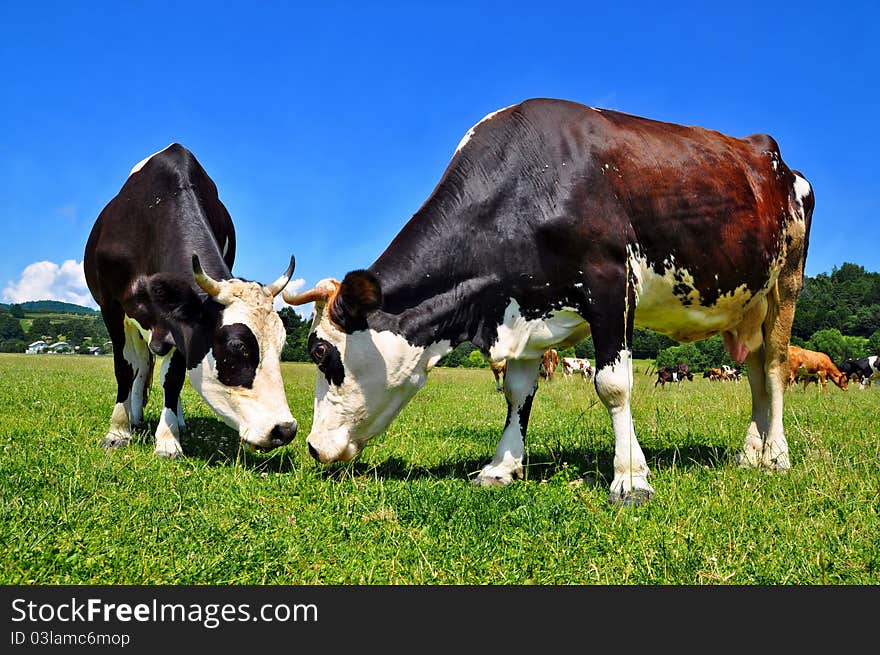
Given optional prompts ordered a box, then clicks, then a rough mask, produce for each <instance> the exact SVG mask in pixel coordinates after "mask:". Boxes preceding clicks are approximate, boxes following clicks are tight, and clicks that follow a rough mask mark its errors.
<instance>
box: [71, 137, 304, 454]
mask: <svg viewBox="0 0 880 655" xmlns="http://www.w3.org/2000/svg"><path fill="white" fill-rule="evenodd" d="M234 259H235V229H234V228H233V225H232V220H231V219H230V216H229V212H228V211H227V210H226V207H224V205H223V203H222V202H221V201H220V199H219V198H218V196H217V187H216V186H215V185H214V182H213V181H212V180H211V178H210V177H208V174H207V173H206V172H205V170H204V169H203V168H202V167H201V165H200V164H199V163H198V162H197V161H196V159H195V157H194V156H193V155H192V153H191V152H189V151H188V150H187V149H186V148H184V147H183V146H181V145H178V144H172V145H170V146H168V147H167V148H165V149H164V150H162V151H161V152H158V153H156V154H155V155H152V156H151V157H148V158H147V159H145V160H143V161H142V162H140V163H139V164H137V165H136V166H135V167H134V168H133V169H132V170H131V173H130V174H129V177H128V179H127V180H126V181H125V184H124V185H123V186H122V189H121V190H120V191H119V193H118V194H117V195H116V197H115V198H113V199H112V200H111V201H110V202H109V203H108V204H107V206H106V207H105V208H104V209H103V211H102V212H101V214H100V215H99V216H98V219H97V221H96V222H95V225H94V227H93V228H92V232H91V235H90V236H89V240H88V243H87V244H86V250H85V263H84V267H85V275H86V281H87V283H88V286H89V290H90V291H91V293H92V296H93V297H94V298H95V301H96V302H97V303H98V305H99V306H100V307H101V314H102V316H103V318H104V323H105V324H106V325H107V330H108V332H109V333H110V340H111V341H112V342H113V359H114V368H115V373H116V382H117V386H118V391H117V394H116V406H115V408H114V409H113V414H112V417H111V419H110V430H109V432H108V434H107V436H106V437H105V438H104V446H105V447H116V446H124V445H127V444H128V443H129V441H130V440H131V428H132V426H136V425H138V424H140V423H141V421H142V420H143V410H144V405H145V404H146V400H147V394H148V393H149V389H150V382H151V380H152V374H153V363H154V358H155V357H159V358H161V369H160V373H161V384H162V389H163V391H164V403H163V409H162V415H161V418H160V420H159V425H158V427H157V428H156V449H155V452H156V454H157V455H159V456H162V457H177V456H179V455H180V454H181V453H182V451H181V446H180V432H181V430H183V428H184V420H183V412H182V409H181V406H180V391H181V389H182V387H183V382H184V379H185V375H186V373H187V371H188V372H189V379H190V382H191V383H192V385H193V388H195V390H196V391H197V392H198V393H199V394H200V395H201V396H202V398H203V399H204V400H205V402H206V403H208V405H210V406H211V408H212V409H213V410H214V411H216V412H217V413H218V414H219V415H220V416H221V417H222V418H223V420H224V421H225V422H226V423H227V424H228V425H229V426H231V427H232V428H234V429H236V430H237V431H238V433H239V436H240V438H241V439H242V441H243V442H244V443H245V444H246V445H248V446H250V447H252V448H257V449H261V450H271V449H272V448H275V447H277V446H282V445H284V444H287V443H289V442H290V441H291V440H292V439H293V437H294V435H295V434H296V421H295V420H294V418H293V416H291V413H290V408H289V407H288V405H287V398H286V396H285V392H284V383H283V381H282V379H281V367H280V364H279V356H280V353H281V348H282V346H283V344H284V339H285V332H284V326H283V324H282V322H281V319H280V317H279V316H278V313H277V312H276V311H275V310H274V308H273V302H274V297H275V296H276V295H277V294H278V293H279V292H280V291H281V290H282V289H283V288H284V286H285V285H286V284H287V282H288V281H289V279H290V276H291V275H292V274H293V267H294V260H293V258H292V257H291V259H290V266H289V267H288V269H287V271H286V272H285V273H284V274H283V275H282V276H281V277H279V278H278V279H277V280H275V281H274V282H272V283H271V284H269V285H267V286H263V285H262V284H259V283H257V282H249V281H245V280H240V279H237V278H234V277H233V276H232V273H231V269H232V263H233V260H234Z"/></svg>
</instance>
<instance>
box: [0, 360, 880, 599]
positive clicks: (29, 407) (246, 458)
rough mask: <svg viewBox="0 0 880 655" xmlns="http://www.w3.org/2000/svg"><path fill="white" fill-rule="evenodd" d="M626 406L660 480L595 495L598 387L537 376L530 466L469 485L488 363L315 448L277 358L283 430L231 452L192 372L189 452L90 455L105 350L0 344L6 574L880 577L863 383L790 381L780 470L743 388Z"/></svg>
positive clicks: (109, 385) (7, 580)
mask: <svg viewBox="0 0 880 655" xmlns="http://www.w3.org/2000/svg"><path fill="white" fill-rule="evenodd" d="M648 366H649V363H648V362H638V363H637V367H636V382H635V390H634V402H633V411H634V417H635V421H636V432H637V434H638V435H639V439H640V442H641V444H642V447H643V449H644V450H645V453H646V455H647V457H648V463H649V465H650V466H651V469H652V471H653V475H654V477H653V478H652V484H653V486H654V488H655V489H656V491H657V495H656V496H655V497H654V498H653V499H652V500H651V501H650V502H649V503H647V504H646V505H644V506H642V507H639V508H617V507H612V506H610V505H609V504H608V501H607V497H608V484H609V481H610V476H611V459H612V457H613V447H614V446H613V438H612V433H611V427H610V422H609V420H608V416H607V414H606V412H605V409H604V407H603V406H602V405H601V403H600V402H599V401H598V398H597V396H596V393H595V390H594V389H593V387H592V385H585V384H584V383H583V382H579V381H577V380H562V379H561V377H557V379H556V380H554V381H553V382H552V383H544V382H542V383H541V389H540V391H539V392H538V395H537V396H536V398H535V402H534V407H533V410H532V419H531V423H530V425H529V438H528V443H527V446H526V454H527V468H526V478H527V479H526V480H524V481H522V482H518V483H516V484H514V485H512V486H510V487H507V488H502V489H480V488H476V487H473V486H472V485H471V484H470V483H469V481H470V479H471V478H472V477H473V476H474V475H475V474H476V472H477V471H478V470H479V469H480V468H481V467H482V465H484V464H486V463H487V462H488V461H489V459H491V456H492V453H493V451H494V448H495V445H496V443H497V441H498V436H499V434H500V430H501V427H502V424H503V420H504V415H505V405H504V400H503V397H502V395H501V394H499V393H497V392H496V391H495V386H494V380H493V378H492V375H491V373H490V372H489V370H488V369H476V370H474V369H467V370H466V369H436V370H435V371H433V372H432V373H431V374H430V376H429V381H428V384H427V386H426V387H425V388H424V389H423V390H422V391H421V392H419V394H417V395H416V397H415V399H414V400H413V401H412V402H411V403H410V405H409V406H407V407H406V409H405V410H404V411H403V413H402V414H401V415H400V416H399V417H398V418H397V419H396V420H395V422H394V423H392V425H391V427H390V428H389V430H388V431H387V432H386V433H385V434H383V435H380V436H378V437H375V438H374V439H373V440H372V441H371V442H370V445H369V446H368V448H367V449H366V450H365V451H364V453H363V455H362V457H361V458H360V460H359V461H357V462H355V463H351V464H336V465H332V466H328V467H321V466H318V465H317V464H316V463H315V462H313V461H312V460H311V458H310V457H309V456H308V453H307V451H306V447H305V437H306V435H307V434H308V431H309V427H310V423H311V407H312V393H313V387H314V379H315V372H314V367H313V366H312V365H309V364H284V365H283V371H284V375H285V380H286V385H287V395H288V399H289V401H290V405H291V410H292V411H293V415H294V416H295V417H296V418H297V419H298V420H299V423H300V432H299V435H298V436H297V438H296V440H295V441H294V442H293V443H292V444H291V445H290V446H288V447H286V448H283V449H280V450H278V451H275V452H273V453H269V454H265V455H261V454H251V453H248V452H245V451H243V450H242V449H241V448H240V447H239V444H238V439H237V436H236V435H235V434H234V433H233V431H232V430H230V429H229V428H227V427H226V426H225V425H223V424H222V423H221V422H220V421H219V420H218V419H216V418H215V417H214V415H213V414H212V413H211V411H210V410H209V409H208V407H207V406H206V405H205V404H204V403H203V402H202V401H201V399H200V398H199V397H198V396H197V395H196V394H195V392H193V390H192V389H191V388H190V387H189V385H188V384H187V386H186V387H185V388H184V396H183V403H184V412H185V414H186V419H187V425H188V432H187V433H186V434H185V436H184V439H183V447H184V451H185V452H186V454H187V457H186V458H184V459H181V460H177V461H166V460H160V459H157V458H156V457H154V456H153V454H152V450H153V444H152V429H153V428H154V427H155V424H156V421H157V419H158V415H159V405H160V401H161V390H160V389H159V388H158V386H155V387H154V389H153V395H152V397H151V399H150V403H149V406H148V408H147V421H148V424H149V425H148V428H147V430H145V431H143V432H139V433H137V434H136V436H135V439H134V440H133V442H132V444H131V446H129V447H128V448H125V449H121V450H118V451H115V452H107V451H105V450H103V449H102V448H100V447H99V443H100V441H101V439H102V438H103V436H104V434H105V433H106V430H107V427H108V424H109V418H110V411H111V409H112V406H113V401H114V397H115V382H114V379H113V372H112V371H113V367H112V359H111V358H110V357H77V356H40V355H31V356H27V355H0V448H2V455H0V499H2V521H0V543H2V544H3V548H2V555H0V572H2V573H0V583H3V584H295V585H299V584H497V585H508V584H540V585H551V584H552V585H556V584H651V585H654V584H697V585H699V584H705V585H717V584H738V585H758V584H777V585H783V584H792V585H794V584H798V585H800V584H876V583H878V582H880V418H878V415H880V411H878V410H880V388H877V387H872V388H870V389H867V390H865V391H859V390H858V389H857V388H852V389H850V390H849V391H848V392H843V391H841V390H839V389H838V388H836V387H834V386H833V385H829V388H828V391H827V392H826V393H824V394H823V393H821V392H820V391H819V390H818V389H817V388H816V387H815V386H811V387H810V389H809V390H808V391H806V392H805V393H804V392H802V391H801V390H796V391H789V392H787V393H786V408H785V420H786V429H787V435H788V440H789V444H790V447H791V454H792V464H793V468H792V470H791V471H790V472H789V473H787V474H785V475H770V474H766V473H763V472H760V471H755V470H749V469H740V468H737V467H736V466H735V465H734V464H733V461H732V460H733V457H734V455H735V454H736V453H737V452H738V451H739V449H740V447H741V445H742V442H743V437H744V434H745V429H746V425H747V421H748V416H749V411H750V409H749V408H750V396H749V390H748V383H747V382H746V381H743V382H742V383H740V384H735V383H718V382H709V381H708V380H705V379H701V378H695V379H694V381H693V382H684V383H682V384H680V385H678V386H675V385H671V386H670V385H668V386H667V387H666V388H661V387H657V388H654V386H653V385H654V378H653V377H648V376H647V375H646V374H645V371H646V369H647V368H648Z"/></svg>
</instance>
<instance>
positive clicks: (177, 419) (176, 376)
mask: <svg viewBox="0 0 880 655" xmlns="http://www.w3.org/2000/svg"><path fill="white" fill-rule="evenodd" d="M159 375H160V379H161V381H162V391H163V396H164V398H163V403H162V404H163V407H162V417H161V418H160V419H159V425H158V426H157V427H156V449H155V450H154V451H153V452H154V454H155V455H157V456H159V457H167V458H171V459H174V458H176V457H180V456H181V455H183V449H182V448H181V447H180V433H181V430H182V428H183V411H182V409H181V405H180V392H181V390H182V389H183V381H184V378H185V377H186V362H185V361H184V359H183V355H181V354H180V352H179V351H177V350H175V351H174V352H173V353H172V354H171V355H169V356H167V357H165V358H164V359H163V360H162V368H161V370H160V372H159Z"/></svg>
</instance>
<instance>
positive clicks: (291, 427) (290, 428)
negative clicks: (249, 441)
mask: <svg viewBox="0 0 880 655" xmlns="http://www.w3.org/2000/svg"><path fill="white" fill-rule="evenodd" d="M295 436H296V421H291V422H290V423H279V424H278V425H276V426H275V427H274V428H272V440H273V441H277V442H278V445H280V446H286V445H287V444H289V443H290V442H291V441H293V438H294V437H295Z"/></svg>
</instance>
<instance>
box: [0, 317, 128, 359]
mask: <svg viewBox="0 0 880 655" xmlns="http://www.w3.org/2000/svg"><path fill="white" fill-rule="evenodd" d="M28 316H29V314H28V312H26V311H25V310H24V309H23V308H22V307H21V305H9V306H8V307H0V352H6V353H22V352H24V351H25V349H27V347H28V345H29V344H31V343H34V342H36V341H45V342H47V343H49V344H52V343H58V342H61V341H65V342H67V343H68V344H69V345H70V346H71V348H74V349H76V350H77V351H78V352H87V348H89V347H93V346H94V347H99V348H101V350H102V352H111V351H112V349H111V348H110V346H109V345H108V342H109V340H110V335H109V334H108V333H107V328H106V327H105V326H104V321H103V319H102V318H101V315H100V314H97V313H94V314H82V313H77V314H54V315H51V316H43V315H38V316H34V317H33V318H28Z"/></svg>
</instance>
